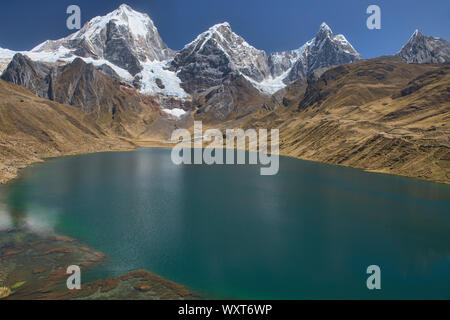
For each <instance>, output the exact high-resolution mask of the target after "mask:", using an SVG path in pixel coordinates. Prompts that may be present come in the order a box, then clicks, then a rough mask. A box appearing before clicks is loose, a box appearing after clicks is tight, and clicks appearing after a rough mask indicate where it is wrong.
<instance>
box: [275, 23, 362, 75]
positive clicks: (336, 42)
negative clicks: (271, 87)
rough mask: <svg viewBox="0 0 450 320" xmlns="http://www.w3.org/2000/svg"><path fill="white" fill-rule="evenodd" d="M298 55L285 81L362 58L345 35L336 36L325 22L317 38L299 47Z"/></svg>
mask: <svg viewBox="0 0 450 320" xmlns="http://www.w3.org/2000/svg"><path fill="white" fill-rule="evenodd" d="M298 56H299V58H298V59H297V61H296V62H295V63H294V64H293V66H292V69H291V71H290V72H289V74H288V75H287V77H286V78H285V81H284V82H285V83H290V82H293V81H295V80H297V79H304V78H307V77H308V76H309V75H311V74H312V73H313V72H314V71H315V70H317V69H321V68H326V67H330V66H337V65H341V64H347V63H352V62H355V61H358V60H361V56H360V55H359V53H358V52H357V51H356V50H355V49H354V48H353V47H352V45H351V44H350V43H349V42H348V41H347V39H346V38H345V37H344V36H343V35H336V36H334V35H333V32H332V31H331V29H330V27H328V25H326V24H325V23H323V24H322V25H321V26H320V28H319V31H318V33H317V35H316V36H315V38H314V39H312V40H311V41H308V42H307V43H306V44H305V45H304V46H303V47H301V48H300V49H299V52H298Z"/></svg>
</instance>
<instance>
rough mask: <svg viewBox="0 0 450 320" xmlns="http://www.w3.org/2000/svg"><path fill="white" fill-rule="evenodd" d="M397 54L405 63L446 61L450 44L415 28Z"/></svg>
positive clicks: (449, 52)
mask: <svg viewBox="0 0 450 320" xmlns="http://www.w3.org/2000/svg"><path fill="white" fill-rule="evenodd" d="M397 56H399V57H400V58H401V59H402V60H403V61H405V62H407V63H448V62H449V61H450V44H449V43H448V42H447V41H445V40H444V39H441V38H434V37H428V36H425V35H423V34H422V33H421V32H420V31H419V30H416V31H414V33H413V34H412V36H411V37H410V38H409V40H408V42H407V43H406V44H405V45H404V46H403V48H402V49H401V50H400V52H399V53H397Z"/></svg>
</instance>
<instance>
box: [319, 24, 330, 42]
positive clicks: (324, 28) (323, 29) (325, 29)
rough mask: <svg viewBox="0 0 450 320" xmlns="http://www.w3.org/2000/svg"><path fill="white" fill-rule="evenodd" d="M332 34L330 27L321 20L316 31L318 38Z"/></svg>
mask: <svg viewBox="0 0 450 320" xmlns="http://www.w3.org/2000/svg"><path fill="white" fill-rule="evenodd" d="M332 34H333V31H332V30H331V28H330V27H329V26H328V24H326V23H325V22H322V24H321V25H320V27H319V31H318V32H317V36H318V37H319V38H323V37H330V36H331V35H332Z"/></svg>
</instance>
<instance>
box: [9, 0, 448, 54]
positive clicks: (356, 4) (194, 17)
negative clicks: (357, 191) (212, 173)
mask: <svg viewBox="0 0 450 320" xmlns="http://www.w3.org/2000/svg"><path fill="white" fill-rule="evenodd" d="M124 2H125V3H127V4H129V5H130V6H131V7H133V8H134V9H135V10H138V11H141V12H145V13H147V14H149V16H150V17H151V18H152V19H153V21H154V22H155V25H156V26H157V27H158V29H159V32H160V34H161V36H162V38H163V40H164V41H165V42H166V43H167V44H168V46H169V47H171V48H173V49H180V48H182V47H183V46H184V45H185V44H186V43H188V42H190V41H192V40H193V39H194V38H195V37H196V36H197V35H198V34H199V33H201V32H203V31H204V30H206V29H208V28H209V27H210V26H212V25H214V24H216V23H219V22H223V21H228V22H229V23H230V24H231V27H232V29H233V31H235V32H236V33H238V34H240V35H241V36H243V37H244V38H245V39H246V40H247V41H248V42H249V43H250V44H252V45H253V46H255V47H257V48H258V49H263V50H266V51H267V52H268V53H271V52H274V51H281V50H287V49H295V48H298V47H299V46H300V45H302V44H303V43H305V42H306V41H308V40H310V39H311V38H312V37H313V36H314V35H315V33H316V32H317V29H318V28H319V25H320V23H321V22H322V21H325V22H327V23H328V25H329V26H330V27H331V28H332V29H333V31H334V33H336V34H337V33H343V34H344V35H345V36H346V37H347V39H348V40H349V41H350V42H351V43H352V44H353V46H354V47H355V48H356V50H358V51H359V52H360V53H361V54H362V56H363V57H365V58H372V57H377V56H381V55H387V54H394V53H396V52H397V51H398V50H399V49H400V48H401V46H402V45H403V44H404V43H405V42H406V41H408V39H409V37H410V36H411V34H412V33H413V32H414V30H415V29H419V30H420V31H422V32H423V33H424V34H426V35H433V36H437V37H442V38H444V39H446V40H447V41H449V38H450V34H449V33H450V31H449V30H450V1H448V0H427V1H424V0H420V1H418V0H412V1H411V0H410V1H406V0H345V1H344V0H342V1H338V0H190V1H186V0H128V1H125V0H119V1H115V0H95V1H94V0H81V1H76V0H58V1H55V0H51V1H49V0H40V1H25V0H14V1H11V0H3V1H2V4H1V11H0V30H1V31H0V47H2V48H8V49H12V50H28V49H31V48H32V47H34V46H35V45H37V44H39V43H41V42H42V41H44V40H47V39H58V38H61V37H64V36H66V35H68V34H70V33H72V32H71V31H70V30H68V29H67V28H66V18H67V14H66V8H67V6H69V5H71V4H77V5H79V6H80V7H81V12H82V23H84V22H86V21H88V20H89V19H91V18H92V17H94V16H97V15H104V14H106V13H108V12H110V11H113V10H114V9H116V8H117V7H118V6H119V5H120V4H122V3H124ZM371 4H377V5H379V6H380V7H381V13H382V20H381V23H382V29H381V30H368V29H367V28H366V19H367V17H368V15H367V14H366V8H367V7H368V6H369V5H371Z"/></svg>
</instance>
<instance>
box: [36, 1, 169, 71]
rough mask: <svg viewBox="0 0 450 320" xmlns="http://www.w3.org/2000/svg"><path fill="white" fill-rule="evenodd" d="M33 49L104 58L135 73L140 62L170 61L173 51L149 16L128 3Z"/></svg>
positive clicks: (140, 69) (38, 51)
mask: <svg viewBox="0 0 450 320" xmlns="http://www.w3.org/2000/svg"><path fill="white" fill-rule="evenodd" d="M32 51H33V52H35V53H40V52H46V51H55V52H60V53H64V52H66V57H69V56H79V57H84V58H93V59H105V60H107V61H109V62H111V63H113V64H115V65H116V66H118V67H120V68H123V69H125V70H127V71H128V72H129V73H130V74H131V75H132V76H134V75H136V74H137V73H139V72H140V71H142V66H141V63H144V62H146V61H162V60H167V59H170V58H171V57H173V54H174V52H173V50H171V49H169V48H168V47H167V45H166V44H165V43H164V42H163V41H162V39H161V37H160V36H159V33H158V30H157V29H156V27H155V26H154V24H153V21H152V20H151V19H150V18H149V16H148V15H146V14H143V13H140V12H137V11H134V10H133V9H132V8H131V7H129V6H127V5H121V6H120V7H119V8H118V9H117V10H115V11H113V12H111V13H109V14H107V15H105V16H103V17H95V18H93V19H91V20H90V21H89V22H88V23H86V24H85V25H84V26H83V28H82V29H80V30H79V31H78V32H76V33H74V34H72V35H70V36H68V37H66V38H63V39H60V40H56V41H51V40H49V41H45V42H44V43H42V44H40V45H39V46H37V47H36V48H34V49H33V50H32Z"/></svg>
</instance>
